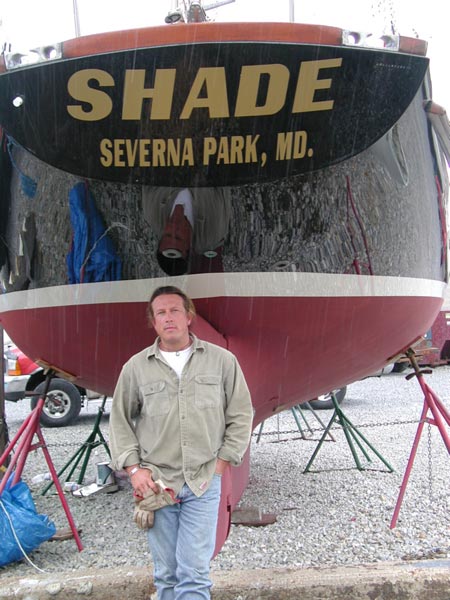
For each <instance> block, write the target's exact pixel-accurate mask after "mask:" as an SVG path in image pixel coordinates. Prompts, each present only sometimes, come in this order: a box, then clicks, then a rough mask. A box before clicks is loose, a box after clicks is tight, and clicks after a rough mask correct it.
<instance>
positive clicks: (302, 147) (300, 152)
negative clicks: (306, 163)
mask: <svg viewBox="0 0 450 600" xmlns="http://www.w3.org/2000/svg"><path fill="white" fill-rule="evenodd" d="M307 140H308V136H307V134H306V131H296V132H295V135H294V155H293V158H303V157H304V156H305V154H306V142H307Z"/></svg>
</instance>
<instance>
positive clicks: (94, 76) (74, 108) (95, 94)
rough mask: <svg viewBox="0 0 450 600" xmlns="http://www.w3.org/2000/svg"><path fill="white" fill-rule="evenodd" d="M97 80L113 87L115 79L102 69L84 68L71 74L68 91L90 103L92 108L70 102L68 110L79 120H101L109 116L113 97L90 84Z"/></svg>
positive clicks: (75, 97)
mask: <svg viewBox="0 0 450 600" xmlns="http://www.w3.org/2000/svg"><path fill="white" fill-rule="evenodd" d="M90 81H97V82H98V84H99V85H100V87H113V86H114V79H113V78H112V77H111V75H110V74H109V73H107V72H106V71H102V70H101V69H83V70H81V71H77V72H76V73H74V74H73V75H71V77H70V79H69V81H68V82H67V91H68V92H69V94H70V95H71V96H72V98H73V99H74V100H78V101H79V102H83V103H85V104H89V105H90V107H91V108H90V109H89V110H87V108H86V107H84V106H80V105H78V104H68V105H67V112H68V113H69V115H70V116H71V117H73V118H74V119H78V120H79V121H100V120H101V119H104V118H105V117H107V116H108V115H109V114H110V113H111V111H112V108H113V103H112V100H111V98H110V97H109V96H108V94H107V93H106V92H103V91H102V90H99V89H96V88H92V87H90V86H89V82H90Z"/></svg>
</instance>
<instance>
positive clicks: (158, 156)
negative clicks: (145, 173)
mask: <svg viewBox="0 0 450 600" xmlns="http://www.w3.org/2000/svg"><path fill="white" fill-rule="evenodd" d="M165 151H166V140H163V139H156V140H153V152H152V163H153V166H154V167H165V166H166V157H165V156H164V152H165Z"/></svg>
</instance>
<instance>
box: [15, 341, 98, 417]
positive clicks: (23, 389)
mask: <svg viewBox="0 0 450 600" xmlns="http://www.w3.org/2000/svg"><path fill="white" fill-rule="evenodd" d="M5 362H6V376H5V399H6V400H9V401H10V402H18V401H19V400H23V399H24V398H30V406H31V408H32V409H33V408H35V406H36V404H37V402H38V399H39V394H41V393H42V392H43V391H44V389H45V373H44V369H42V367H40V366H39V365H38V364H36V363H35V362H33V361H32V360H31V359H30V358H29V357H28V356H26V355H25V354H24V353H23V352H22V351H21V350H20V349H19V348H17V346H14V345H9V347H7V348H6V350H5ZM32 393H33V395H31V394H32ZM99 397H100V395H99V394H97V393H96V392H93V391H91V390H86V389H85V388H82V387H79V386H77V385H75V384H74V383H71V382H70V381H67V380H65V379H62V378H60V377H55V378H53V379H52V380H51V382H50V386H49V391H48V394H47V397H46V399H45V403H44V408H43V411H42V415H41V424H42V425H43V426H45V427H64V426H65V425H69V424H70V423H71V422H72V421H73V420H74V419H76V417H77V416H78V415H79V414H80V411H81V408H82V407H83V406H84V404H85V402H86V401H87V400H93V399H96V398H99Z"/></svg>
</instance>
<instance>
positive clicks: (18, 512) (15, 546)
mask: <svg viewBox="0 0 450 600" xmlns="http://www.w3.org/2000/svg"><path fill="white" fill-rule="evenodd" d="M12 478H13V475H11V477H10V479H9V481H8V483H7V484H6V487H5V489H4V490H3V492H2V495H1V496H0V540H1V543H0V567H2V566H4V565H7V564H8V563H11V562H14V561H16V560H20V559H22V558H24V554H23V552H26V553H27V554H28V553H29V552H31V551H32V550H34V549H35V548H37V547H38V546H39V545H40V544H42V542H45V541H46V540H48V539H49V538H51V537H52V536H53V535H55V533H56V527H55V525H54V523H53V522H52V521H50V519H49V518H48V517H47V516H46V515H39V514H38V513H37V512H36V507H35V505H34V502H33V498H32V497H31V493H30V490H29V489H28V486H27V485H26V483H24V482H23V481H19V482H18V483H16V485H14V486H11V480H12ZM18 542H20V546H21V547H22V549H21V548H20V546H19V543H18Z"/></svg>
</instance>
